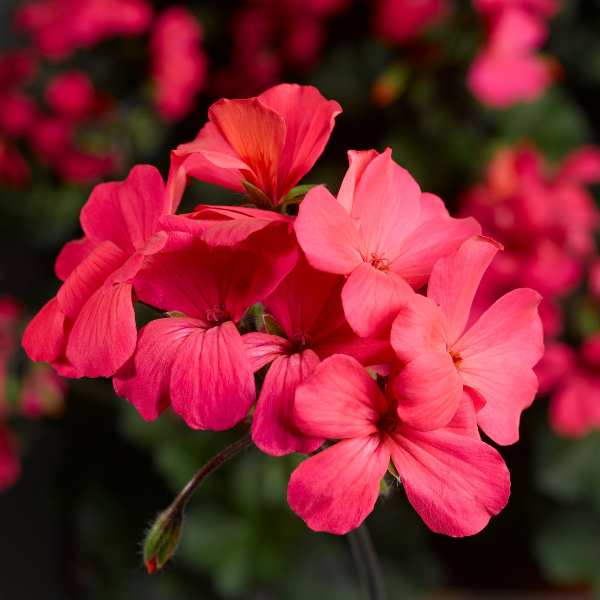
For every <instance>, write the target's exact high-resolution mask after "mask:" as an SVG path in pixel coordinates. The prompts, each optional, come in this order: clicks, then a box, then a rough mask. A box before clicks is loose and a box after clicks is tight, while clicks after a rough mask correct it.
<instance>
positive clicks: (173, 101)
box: [149, 6, 208, 121]
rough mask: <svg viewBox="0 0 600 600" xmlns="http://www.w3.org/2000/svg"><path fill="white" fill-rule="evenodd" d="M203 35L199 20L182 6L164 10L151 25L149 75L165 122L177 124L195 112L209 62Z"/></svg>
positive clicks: (156, 101) (157, 104) (158, 108)
mask: <svg viewBox="0 0 600 600" xmlns="http://www.w3.org/2000/svg"><path fill="white" fill-rule="evenodd" d="M203 35H204V32H203V30H202V25H201V24H200V22H199V21H198V19H196V17H194V15H193V14H192V13H191V12H190V11H189V10H188V9H187V8H185V7H183V6H170V7H169V8H167V9H165V10H164V11H163V12H162V13H160V15H159V16H158V17H157V18H156V20H155V21H154V23H153V25H152V29H151V30H150V41H149V48H150V57H151V64H150V75H151V77H152V79H153V80H154V86H155V92H154V104H155V105H156V109H157V110H158V113H159V114H160V115H161V117H163V118H164V119H167V120H169V121H177V120H179V119H182V118H183V117H185V116H186V115H188V114H189V113H190V112H192V110H193V109H194V104H195V100H196V96H197V95H198V93H199V92H200V91H201V90H202V88H203V87H204V84H205V82H206V76H207V67H208V64H207V63H208V60H207V57H206V54H205V52H204V51H203V50H202V48H201V46H200V44H201V42H202V38H203Z"/></svg>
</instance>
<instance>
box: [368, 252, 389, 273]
mask: <svg viewBox="0 0 600 600" xmlns="http://www.w3.org/2000/svg"><path fill="white" fill-rule="evenodd" d="M370 263H371V266H372V267H373V268H375V269H377V270H378V271H389V270H390V261H389V260H388V259H387V258H384V255H383V254H382V255H381V256H377V255H376V254H375V252H373V254H371V261H370Z"/></svg>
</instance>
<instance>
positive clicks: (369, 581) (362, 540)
mask: <svg viewBox="0 0 600 600" xmlns="http://www.w3.org/2000/svg"><path fill="white" fill-rule="evenodd" d="M346 535H347V537H348V542H349V543H350V549H351V550H352V555H353V556H354V562H355V563H356V567H357V569H358V577H359V579H360V587H361V588H362V592H363V595H364V597H365V600H385V599H386V595H385V587H384V585H383V576H382V574H381V567H380V566H379V560H378V559H377V554H376V553H375V548H374V547H373V542H372V541H371V536H370V535H369V530H368V529H367V524H366V523H362V525H360V526H359V527H357V528H356V529H354V530H353V531H350V532H348V533H347V534H346Z"/></svg>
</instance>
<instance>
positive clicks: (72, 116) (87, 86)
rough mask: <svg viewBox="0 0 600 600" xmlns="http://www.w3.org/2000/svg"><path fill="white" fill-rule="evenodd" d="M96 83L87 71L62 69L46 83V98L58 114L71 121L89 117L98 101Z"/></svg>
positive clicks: (47, 102)
mask: <svg viewBox="0 0 600 600" xmlns="http://www.w3.org/2000/svg"><path fill="white" fill-rule="evenodd" d="M95 94H96V90H95V89H94V84H93V83H92V80H91V79H90V77H89V76H88V74H87V73H86V72H85V71H80V70H78V69H72V70H70V71H62V72H61V73H59V74H58V75H55V76H54V77H52V78H51V79H50V80H49V81H48V83H47V84H46V89H45V90H44V98H45V100H46V104H47V105H48V107H49V108H50V109H51V110H52V112H54V113H55V114H56V115H58V116H60V117H62V118H65V119H66V120H67V121H70V122H78V121H82V120H85V119H87V118H88V117H89V116H90V115H91V114H92V112H93V110H94V105H95V102H96V98H95Z"/></svg>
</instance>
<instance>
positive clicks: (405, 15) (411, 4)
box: [372, 0, 450, 44]
mask: <svg viewBox="0 0 600 600" xmlns="http://www.w3.org/2000/svg"><path fill="white" fill-rule="evenodd" d="M449 12H450V5H449V3H448V2H447V0H379V1H378V3H377V4H376V5H375V9H374V14H373V17H372V23H373V29H374V31H375V33H377V34H378V35H380V36H381V37H383V38H385V39H386V40H388V41H390V42H392V43H394V44H406V43H407V42H411V41H412V40H413V39H414V38H416V37H417V36H418V35H420V34H421V33H422V32H423V31H424V30H426V29H427V28H428V27H430V26H431V25H433V24H435V23H436V22H439V21H441V20H442V19H444V17H446V15H447V14H448V13H449Z"/></svg>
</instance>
